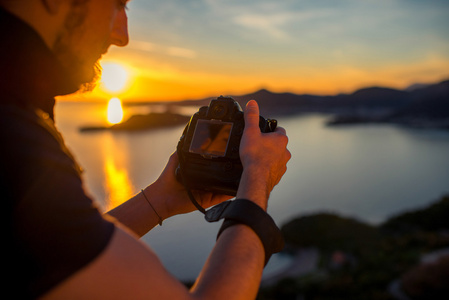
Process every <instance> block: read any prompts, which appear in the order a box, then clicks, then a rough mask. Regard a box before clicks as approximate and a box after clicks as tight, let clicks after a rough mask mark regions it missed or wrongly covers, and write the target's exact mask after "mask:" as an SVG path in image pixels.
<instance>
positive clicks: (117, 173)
mask: <svg viewBox="0 0 449 300" xmlns="http://www.w3.org/2000/svg"><path fill="white" fill-rule="evenodd" d="M105 174H106V190H107V191H108V192H109V197H108V206H109V207H108V209H112V208H114V207H116V206H118V205H120V204H122V203H123V202H125V201H126V200H128V199H129V198H130V197H131V196H132V194H133V185H132V183H131V180H130V179H129V176H128V172H127V170H126V169H125V168H122V169H120V168H118V167H117V165H116V164H115V162H114V159H113V157H112V156H109V157H107V158H106V162H105Z"/></svg>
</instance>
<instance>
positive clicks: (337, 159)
mask: <svg viewBox="0 0 449 300" xmlns="http://www.w3.org/2000/svg"><path fill="white" fill-rule="evenodd" d="M163 109H164V108H163V107H161V105H139V106H129V107H128V106H125V107H124V118H125V119H126V118H128V117H130V116H131V115H133V114H145V113H148V112H151V111H161V110H163ZM171 109H172V110H173V109H174V110H176V109H178V111H179V112H180V113H184V114H187V115H191V114H193V113H194V112H195V111H197V109H198V107H188V108H186V107H178V108H176V106H174V107H172V108H171ZM106 111H107V103H106V102H105V103H99V102H96V103H90V102H69V101H60V102H58V103H57V105H56V108H55V115H56V126H57V128H58V129H59V131H60V132H61V133H62V135H63V136H64V138H65V141H66V144H67V145H68V147H69V148H70V149H71V151H72V153H73V154H74V155H75V158H76V159H77V161H78V162H79V163H80V165H81V166H82V168H83V169H84V173H83V179H84V185H85V189H86V192H87V193H89V194H90V195H91V197H92V198H93V199H94V201H95V202H96V203H97V204H98V206H99V208H100V209H101V210H102V211H107V210H109V209H111V208H113V207H115V206H117V205H119V204H120V203H122V202H123V201H125V200H126V199H128V198H129V197H131V196H132V195H134V194H136V193H138V192H139V191H140V189H141V188H144V187H145V186H147V185H148V184H151V183H152V182H154V181H155V180H156V179H157V178H158V176H159V174H160V173H161V172H162V170H163V168H164V166H165V164H166V162H167V160H168V158H169V156H170V154H171V153H173V152H174V151H175V149H176V145H177V143H178V141H179V138H180V136H181V133H182V130H183V129H184V128H183V126H177V127H172V128H164V129H157V130H145V131H135V132H124V131H120V132H119V131H108V130H103V131H91V132H81V131H80V128H81V127H83V126H105V125H106ZM265 117H276V119H277V120H278V123H279V126H282V127H284V128H285V129H286V131H287V135H288V137H289V144H288V148H289V150H290V152H291V153H292V159H291V160H290V161H289V163H288V166H287V167H288V170H287V172H286V174H285V175H284V177H283V179H282V180H281V182H280V183H279V184H278V185H277V186H276V187H275V189H274V190H273V192H272V194H271V197H270V200H269V206H268V212H269V213H270V215H271V216H272V217H273V219H274V220H275V221H276V223H277V224H278V225H279V226H282V225H283V224H285V223H286V222H289V221H290V220H292V219H294V218H297V217H300V216H304V215H310V214H315V213H319V212H331V213H336V214H339V215H341V216H344V217H351V218H356V219H358V220H360V221H363V222H367V223H370V224H373V225H378V224H380V223H381V222H383V221H384V220H386V219H387V218H389V217H391V216H394V215H396V214H399V213H402V212H404V211H408V210H414V209H419V208H423V207H426V206H427V205H429V204H431V203H433V202H435V201H437V200H438V199H439V198H440V197H441V196H443V195H446V194H449V131H442V130H429V129H426V130H424V129H416V128H407V127H402V126H398V125H386V124H385V125H382V124H369V125H357V126H354V125H351V126H327V125H326V121H327V119H328V118H329V116H326V115H323V114H302V115H295V116H265ZM219 226H220V224H213V223H212V224H211V223H208V222H206V221H205V220H204V218H203V215H202V214H201V213H200V212H192V213H189V214H185V215H179V216H175V217H172V218H170V219H168V220H165V221H164V223H163V225H162V226H157V227H155V228H154V229H153V230H151V231H150V232H149V233H147V234H146V235H145V236H143V237H142V241H143V242H144V243H146V244H148V245H149V246H150V247H151V248H152V249H153V250H154V251H155V252H156V254H157V255H158V256H159V258H160V260H161V261H162V263H163V264H164V265H165V267H166V268H167V269H168V271H169V272H171V273H172V274H173V275H174V276H175V277H177V278H178V279H180V280H182V281H193V280H194V279H195V278H196V277H197V276H198V274H199V272H200V270H201V268H202V266H203V265H204V263H205V261H206V259H207V256H208V254H209V253H210V252H211V250H212V249H213V246H214V243H215V239H216V233H217V231H218V228H219ZM289 262H290V258H289V257H288V256H287V255H285V254H275V255H274V256H273V257H272V258H271V260H270V262H269V263H268V265H267V266H266V268H265V271H264V276H270V274H273V273H275V272H278V271H279V270H280V269H282V268H283V267H285V266H286V265H288V263H289Z"/></svg>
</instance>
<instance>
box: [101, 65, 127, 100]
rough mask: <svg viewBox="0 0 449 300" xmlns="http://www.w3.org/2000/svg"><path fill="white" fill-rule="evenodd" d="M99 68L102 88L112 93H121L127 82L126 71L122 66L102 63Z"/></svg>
mask: <svg viewBox="0 0 449 300" xmlns="http://www.w3.org/2000/svg"><path fill="white" fill-rule="evenodd" d="M101 67H102V73H101V84H102V87H103V88H104V89H105V90H107V91H109V92H113V93H117V92H121V91H123V90H124V89H125V87H126V85H127V83H128V81H129V72H128V70H127V69H126V68H125V67H124V66H123V65H121V64H119V63H115V62H105V63H102V64H101Z"/></svg>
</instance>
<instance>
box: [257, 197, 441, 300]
mask: <svg viewBox="0 0 449 300" xmlns="http://www.w3.org/2000/svg"><path fill="white" fill-rule="evenodd" d="M281 230H282V233H283V234H284V238H285V240H286V243H287V245H288V246H287V247H286V252H287V254H294V253H295V252H296V251H299V250H300V249H302V248H308V247H315V248H317V249H318V250H319V251H320V254H321V260H320V263H319V265H318V266H317V268H316V270H315V271H314V272H311V273H308V274H307V275H303V276H300V277H297V278H284V279H281V280H280V281H278V282H277V283H276V284H273V285H270V286H262V287H261V288H260V291H259V295H258V298H257V299H259V300H271V299H304V300H309V299H313V300H318V299H319V300H322V299H323V300H324V299H376V300H377V299H379V300H383V299H385V300H386V299H397V298H395V297H394V296H393V294H392V293H391V292H390V291H389V287H390V285H391V284H392V282H394V281H395V280H400V281H399V282H400V290H401V293H406V294H407V296H408V297H409V299H449V256H447V255H446V256H443V257H442V258H441V259H439V260H438V261H436V262H434V263H432V264H425V265H424V264H421V263H420V261H421V259H422V257H423V255H424V254H426V253H430V252H432V251H436V250H440V249H444V248H448V247H449V195H446V196H443V197H442V198H441V199H439V200H438V201H436V202H435V203H433V204H432V205H430V206H428V207H426V208H423V209H417V210H414V211H407V212H404V213H401V214H398V215H396V216H393V217H391V218H389V219H388V220H386V221H385V222H384V223H382V224H380V225H378V226H372V225H369V224H365V223H363V222H362V221H360V220H356V219H352V218H345V217H341V216H338V215H335V214H330V213H318V214H315V215H310V216H302V217H298V218H296V219H294V220H292V221H290V222H288V223H287V224H285V225H283V226H282V228H281ZM336 253H338V254H340V257H341V256H343V259H340V260H339V261H338V263H337V264H335V261H334V257H335V254H336Z"/></svg>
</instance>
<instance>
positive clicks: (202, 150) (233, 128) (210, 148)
mask: <svg viewBox="0 0 449 300" xmlns="http://www.w3.org/2000/svg"><path fill="white" fill-rule="evenodd" d="M276 126H277V121H276V120H274V119H265V118H263V117H262V116H259V127H260V130H261V132H272V131H274V130H275V129H276ZM244 128H245V121H244V116H243V111H242V109H241V107H240V105H239V104H238V102H236V101H235V100H234V99H233V98H231V97H223V96H220V97H218V98H216V99H212V100H211V101H210V103H209V106H203V107H201V108H200V109H199V110H198V112H196V113H195V114H194V115H193V116H192V117H191V118H190V121H189V123H188V124H187V125H186V127H185V129H184V132H183V134H182V136H181V138H180V140H179V142H178V146H177V152H178V157H179V166H178V168H177V169H176V178H177V179H178V181H180V182H181V183H183V184H184V185H185V186H186V188H188V189H194V190H204V191H210V192H215V193H220V194H226V195H230V196H235V195H236V193H237V189H238V187H239V183H240V178H241V175H242V171H243V166H242V163H241V161H240V155H239V148H240V140H241V138H242V135H243V130H244Z"/></svg>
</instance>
